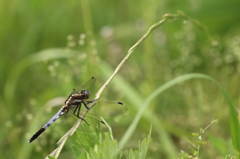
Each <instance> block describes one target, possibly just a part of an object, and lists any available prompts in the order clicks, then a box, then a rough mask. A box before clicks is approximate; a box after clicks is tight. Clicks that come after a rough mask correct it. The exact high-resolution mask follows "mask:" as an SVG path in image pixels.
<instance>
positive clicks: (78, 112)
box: [73, 104, 89, 125]
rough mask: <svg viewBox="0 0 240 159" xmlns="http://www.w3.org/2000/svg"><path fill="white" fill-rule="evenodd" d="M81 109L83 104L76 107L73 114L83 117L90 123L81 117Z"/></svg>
mask: <svg viewBox="0 0 240 159" xmlns="http://www.w3.org/2000/svg"><path fill="white" fill-rule="evenodd" d="M80 110H81V104H80V105H79V106H77V107H76V108H75V110H74V111H73V115H75V116H76V117H77V118H80V119H82V120H83V121H85V122H86V123H87V124H88V122H87V121H86V120H85V119H83V118H82V117H80ZM76 111H77V112H76ZM88 125H89V124H88Z"/></svg>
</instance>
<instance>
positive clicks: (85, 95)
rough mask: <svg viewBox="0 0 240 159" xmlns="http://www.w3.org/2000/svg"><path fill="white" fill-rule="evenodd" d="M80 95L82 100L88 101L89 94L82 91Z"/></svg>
mask: <svg viewBox="0 0 240 159" xmlns="http://www.w3.org/2000/svg"><path fill="white" fill-rule="evenodd" d="M81 94H82V97H83V98H84V99H88V98H89V96H90V92H89V91H87V90H82V91H81Z"/></svg>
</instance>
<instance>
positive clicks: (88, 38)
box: [0, 0, 240, 159]
mask: <svg viewBox="0 0 240 159" xmlns="http://www.w3.org/2000/svg"><path fill="white" fill-rule="evenodd" d="M239 6H240V1H239V0H231V1H219V0H211V1H207V0H187V1H176V0H162V1H157V0H149V1H147V0H145V1H144V0H132V1H128V0H121V1H109V0H101V1H93V0H91V1H87V0H80V1H75V0H72V1H68V2H67V1H63V0H58V1H47V0H42V1H36V0H33V1H25V0H23V1H17V0H12V1H3V0H1V1H0V21H1V25H0V49H1V50H0V51H1V52H0V53H1V58H0V73H1V75H0V86H1V91H0V107H1V111H0V126H1V127H0V156H1V158H11V159H12V158H20V159H26V158H43V157H45V156H46V155H47V154H49V153H50V152H51V151H52V150H53V149H54V148H55V147H56V145H55V143H56V142H57V141H58V139H59V138H60V137H61V135H63V134H64V133H65V132H66V131H67V128H66V127H65V126H64V124H61V123H62V122H61V120H59V122H57V123H54V126H51V127H50V128H49V129H48V130H47V131H46V132H45V133H44V134H43V135H42V136H40V137H39V138H38V139H37V140H36V141H34V142H33V143H31V144H28V143H27V141H28V139H29V138H30V137H31V135H32V134H33V133H35V131H37V130H38V129H39V128H40V127H41V126H43V124H44V123H45V122H46V121H47V120H48V119H50V117H51V116H52V115H54V114H55V112H57V110H58V109H59V107H57V108H54V109H51V110H50V111H48V110H49V109H47V108H46V107H47V104H46V103H47V102H48V101H50V100H52V99H56V102H59V101H61V100H59V99H58V98H57V97H64V98H66V97H67V96H68V95H69V93H70V92H71V90H72V89H73V88H77V87H80V86H81V84H83V83H84V82H85V81H87V80H88V79H90V78H91V77H92V76H95V77H96V78H97V79H98V81H97V83H96V85H95V88H94V89H95V91H97V90H98V89H99V88H100V86H101V85H102V84H103V83H104V82H105V80H106V79H107V78H108V77H109V75H110V74H111V73H112V71H113V69H114V68H115V67H116V66H117V65H118V63H119V62H120V61H121V60H122V58H123V57H124V56H125V55H126V54H127V50H128V49H129V48H130V47H131V46H132V45H133V44H134V43H135V42H136V41H137V40H138V39H139V38H140V37H141V36H142V35H143V34H144V33H145V32H146V30H147V29H148V28H149V27H150V26H151V25H152V24H154V23H155V22H157V21H159V20H161V19H162V16H163V15H164V14H166V13H172V14H174V13H177V11H178V10H181V11H183V12H184V13H185V14H186V15H187V16H189V17H191V18H194V19H196V20H198V21H199V22H201V24H202V25H203V26H205V28H206V29H207V30H208V33H206V32H202V31H201V30H199V29H198V28H197V27H196V26H194V25H192V24H191V23H188V22H185V21H183V20H176V21H170V22H167V23H165V24H164V25H163V26H161V27H160V28H158V29H157V30H155V31H154V32H153V33H152V34H151V36H150V37H148V38H147V40H146V41H145V42H144V43H142V44H141V45H140V46H139V47H138V48H137V49H136V50H135V52H134V53H133V55H132V56H131V57H130V59H129V60H128V61H127V62H126V63H125V65H124V66H123V68H122V69H121V70H120V72H119V73H118V75H117V76H116V78H115V79H114V80H113V82H112V83H111V84H110V85H109V86H108V87H107V89H106V91H105V92H104V93H103V94H102V97H101V98H103V99H107V100H119V101H122V102H124V103H125V104H126V105H127V106H128V113H127V114H125V115H123V116H122V117H118V118H117V119H118V120H117V121H116V120H115V121H114V120H111V119H110V120H109V123H110V125H112V126H113V127H112V128H113V132H114V135H115V137H116V139H120V138H121V136H122V135H123V134H124V131H125V130H126V129H127V127H128V126H129V125H130V123H131V121H132V120H133V117H134V115H135V114H136V112H137V110H138V109H137V106H138V105H139V104H140V103H141V102H142V101H144V100H145V99H146V98H147V97H148V96H149V95H150V94H151V92H152V91H154V90H155V89H156V88H157V87H159V86H161V85H163V84H164V83H166V82H168V81H170V80H172V79H173V78H175V77H178V76H180V75H184V74H187V73H203V74H207V75H209V76H211V77H213V78H214V79H216V80H217V81H219V82H220V83H221V84H222V85H223V86H224V87H225V89H226V90H227V91H228V93H229V94H230V96H231V98H232V101H233V104H234V105H235V106H236V108H237V109H239V106H240V100H239V97H240V94H239V90H240V89H239V88H240V87H239V78H240V62H239V61H240V34H239V33H240V20H239V19H240V11H239ZM92 94H93V95H94V93H92ZM139 99H140V100H139ZM149 110H150V111H151V112H153V114H155V115H156V116H157V117H158V119H159V121H161V122H162V124H163V125H164V130H165V131H166V132H167V134H168V135H169V136H170V139H171V141H172V143H173V145H174V147H175V150H167V145H164V144H163V143H162V141H161V140H160V138H159V134H158V133H157V132H156V129H155V127H153V131H152V132H153V133H152V141H151V142H150V146H149V151H148V158H160V157H162V158H171V157H172V156H175V155H176V154H177V153H179V152H180V150H184V151H188V146H189V144H188V142H187V141H188V140H191V139H192V137H191V133H192V132H198V130H199V129H200V128H204V127H206V126H207V125H208V123H210V121H211V120H212V119H219V123H218V124H214V125H213V126H211V127H210V129H208V132H206V136H205V137H206V138H205V139H206V140H207V145H204V146H203V147H202V149H201V151H200V157H202V158H224V157H225V155H227V154H233V155H234V153H235V152H234V150H233V148H232V146H231V141H230V131H229V123H228V107H227V105H226V101H225V99H224V98H223V95H222V93H221V92H220V91H219V89H218V87H217V86H215V85H214V84H213V83H211V82H209V81H205V80H201V79H194V80H189V81H187V82H184V83H182V84H179V85H177V86H174V87H173V88H171V89H168V90H167V91H165V92H164V93H163V94H161V95H160V96H158V98H157V99H155V100H154V101H153V102H152V103H151V106H150V107H149ZM150 125H151V121H150V120H149V119H146V118H142V119H141V121H140V123H139V124H138V127H137V130H136V131H135V133H134V136H133V137H132V138H131V140H129V141H128V143H127V145H126V146H125V149H126V151H127V150H128V149H129V148H137V146H138V141H139V140H142V139H143V138H145V137H146V136H147V134H148V132H149V128H150ZM72 138H74V137H72ZM169 151H170V152H171V151H172V153H170V152H169ZM66 156H69V158H70V157H71V156H72V152H71V150H70V146H69V145H68V144H67V145H66V146H65V148H64V150H63V152H62V156H61V157H62V158H67V157H66ZM61 157H60V158H61Z"/></svg>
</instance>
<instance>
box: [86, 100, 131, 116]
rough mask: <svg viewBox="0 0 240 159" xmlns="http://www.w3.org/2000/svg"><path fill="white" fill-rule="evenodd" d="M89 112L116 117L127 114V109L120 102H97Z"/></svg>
mask: <svg viewBox="0 0 240 159" xmlns="http://www.w3.org/2000/svg"><path fill="white" fill-rule="evenodd" d="M91 112H93V113H94V114H97V115H101V116H116V115H122V114H125V113H126V112H127V107H126V106H125V105H124V104H123V103H121V102H111V101H97V102H96V104H95V105H94V107H93V108H92V110H91Z"/></svg>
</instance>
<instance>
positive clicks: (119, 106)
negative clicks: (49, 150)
mask: <svg viewBox="0 0 240 159" xmlns="http://www.w3.org/2000/svg"><path fill="white" fill-rule="evenodd" d="M95 82H96V78H95V77H92V78H91V79H90V80H88V81H87V82H86V83H85V84H84V85H83V86H82V87H80V88H79V89H78V90H76V89H73V91H72V93H71V94H70V95H69V96H68V98H67V99H66V101H65V104H64V106H62V107H61V108H60V110H59V111H58V112H57V113H56V114H55V115H54V116H53V117H52V118H51V119H50V120H49V121H48V122H47V123H46V124H45V125H44V126H43V127H42V128H40V129H39V130H38V131H37V132H36V133H35V134H34V135H33V136H32V137H31V138H30V139H29V141H28V143H31V142H32V141H34V140H35V139H37V138H38V137H39V136H40V135H41V134H42V133H43V132H44V131H45V130H46V129H47V128H48V127H49V126H51V124H52V123H53V122H54V121H56V120H57V119H58V118H59V117H60V116H62V115H64V114H67V113H68V112H69V111H70V110H72V111H73V115H74V116H76V117H77V118H80V119H82V120H83V121H85V122H86V123H87V121H86V120H85V119H83V118H82V117H81V116H80V114H81V113H80V111H81V108H82V106H84V107H85V108H86V109H90V108H89V107H88V105H89V104H90V103H93V102H94V100H88V99H89V97H90V91H89V90H90V89H91V88H92V86H93V85H94V83H95ZM105 103H106V104H105ZM96 104H97V105H98V107H100V106H101V105H109V106H111V107H112V108H116V110H113V111H115V112H118V113H119V114H123V113H126V111H127V108H126V107H125V105H124V104H123V103H122V102H106V101H97V102H96ZM112 108H111V109H112ZM106 109H108V108H103V109H102V111H99V113H100V114H101V113H103V112H107V111H108V110H106ZM105 114H106V113H105ZM100 122H102V121H100ZM102 123H103V124H104V122H102ZM87 124H88V123H87Z"/></svg>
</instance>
